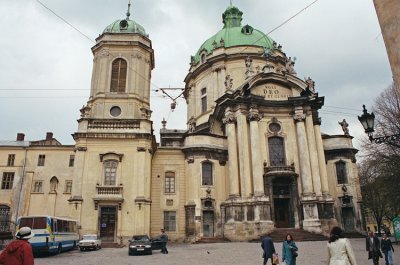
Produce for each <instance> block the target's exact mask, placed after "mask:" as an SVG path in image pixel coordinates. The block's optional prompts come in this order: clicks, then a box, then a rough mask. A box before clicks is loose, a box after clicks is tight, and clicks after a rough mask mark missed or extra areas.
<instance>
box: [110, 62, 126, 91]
mask: <svg viewBox="0 0 400 265" xmlns="http://www.w3.org/2000/svg"><path fill="white" fill-rule="evenodd" d="M127 66H128V65H127V63H126V61H125V60H124V59H121V58H118V59H116V60H114V61H113V63H112V70H111V87H110V92H125V84H126V73H127Z"/></svg>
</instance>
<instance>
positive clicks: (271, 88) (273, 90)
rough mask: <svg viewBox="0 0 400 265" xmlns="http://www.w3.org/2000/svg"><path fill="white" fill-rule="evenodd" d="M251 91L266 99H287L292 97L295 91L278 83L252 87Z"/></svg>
mask: <svg viewBox="0 0 400 265" xmlns="http://www.w3.org/2000/svg"><path fill="white" fill-rule="evenodd" d="M251 93H252V94H254V95H258V96H263V97H264V98H265V99H266V100H286V99H287V98H288V97H292V96H293V93H292V90H291V89H290V88H287V87H283V86H280V85H276V84H264V85H260V86H256V87H253V88H251Z"/></svg>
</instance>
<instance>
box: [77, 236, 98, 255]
mask: <svg viewBox="0 0 400 265" xmlns="http://www.w3.org/2000/svg"><path fill="white" fill-rule="evenodd" d="M79 249H80V250H81V251H84V250H86V249H93V250H97V249H101V239H100V238H99V236H97V235H83V237H82V240H81V241H79Z"/></svg>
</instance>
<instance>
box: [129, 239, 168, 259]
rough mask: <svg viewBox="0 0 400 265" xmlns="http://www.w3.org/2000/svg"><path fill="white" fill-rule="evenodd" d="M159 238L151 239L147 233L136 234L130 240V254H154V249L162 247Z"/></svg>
mask: <svg viewBox="0 0 400 265" xmlns="http://www.w3.org/2000/svg"><path fill="white" fill-rule="evenodd" d="M161 245H162V242H161V240H160V239H159V238H155V239H151V238H149V237H148V236H147V235H136V236H133V237H132V239H131V240H129V251H128V253H129V256H131V255H137V254H149V255H151V254H153V251H152V250H153V249H161Z"/></svg>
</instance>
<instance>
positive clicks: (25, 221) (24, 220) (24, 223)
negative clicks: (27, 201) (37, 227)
mask: <svg viewBox="0 0 400 265" xmlns="http://www.w3.org/2000/svg"><path fill="white" fill-rule="evenodd" d="M24 226H27V227H30V228H32V226H33V217H27V218H21V219H20V220H19V227H24Z"/></svg>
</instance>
